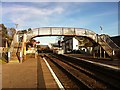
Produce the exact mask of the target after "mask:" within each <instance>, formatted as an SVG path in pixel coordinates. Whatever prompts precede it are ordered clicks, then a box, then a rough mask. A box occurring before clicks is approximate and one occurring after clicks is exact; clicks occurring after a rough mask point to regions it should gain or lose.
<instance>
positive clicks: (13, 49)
mask: <svg viewBox="0 0 120 90" xmlns="http://www.w3.org/2000/svg"><path fill="white" fill-rule="evenodd" d="M15 38H16V34H15V35H14V37H13V40H12V43H11V46H10V49H9V51H8V52H10V59H9V63H19V62H20V52H21V48H23V47H22V41H23V39H22V40H20V41H19V42H16V41H15ZM22 50H23V49H22Z"/></svg>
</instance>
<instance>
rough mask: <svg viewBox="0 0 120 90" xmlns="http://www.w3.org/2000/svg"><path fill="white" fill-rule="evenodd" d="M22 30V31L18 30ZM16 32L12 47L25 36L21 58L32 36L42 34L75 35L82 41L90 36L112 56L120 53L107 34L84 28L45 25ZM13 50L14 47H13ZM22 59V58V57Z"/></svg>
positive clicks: (22, 42)
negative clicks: (99, 33)
mask: <svg viewBox="0 0 120 90" xmlns="http://www.w3.org/2000/svg"><path fill="white" fill-rule="evenodd" d="M18 32H21V31H18ZM18 32H17V33H16V35H15V36H14V38H13V42H12V44H11V48H14V45H16V40H17V39H19V37H21V36H22V37H23V38H22V40H21V41H19V40H17V41H19V43H21V45H20V44H19V46H18V48H19V49H17V52H16V53H17V56H18V57H19V59H21V58H22V57H23V56H24V55H26V42H27V41H29V40H30V39H31V38H34V37H38V36H39V37H40V36H73V37H75V38H76V39H78V40H79V41H80V39H81V38H80V37H85V38H89V39H90V40H92V41H94V42H95V43H97V44H98V45H100V47H101V48H103V50H104V51H105V52H106V53H107V54H108V55H109V56H110V57H111V58H115V57H116V56H117V54H118V53H120V48H119V47H118V46H117V45H116V44H115V43H114V42H113V41H112V40H111V39H110V38H109V37H108V36H106V35H98V34H96V33H95V32H93V31H91V30H89V29H84V28H66V27H43V28H34V29H31V30H28V31H27V32H26V33H22V34H20V33H18ZM11 52H12V49H11ZM21 60H22V59H21Z"/></svg>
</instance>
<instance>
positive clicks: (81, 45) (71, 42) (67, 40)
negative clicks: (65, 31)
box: [62, 37, 93, 54]
mask: <svg viewBox="0 0 120 90" xmlns="http://www.w3.org/2000/svg"><path fill="white" fill-rule="evenodd" d="M92 46H93V43H92V42H91V41H90V40H89V39H87V38H84V37H64V38H63V41H62V48H63V50H64V53H87V54H88V53H91V54H92V50H93V47H92Z"/></svg>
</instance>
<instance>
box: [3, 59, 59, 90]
mask: <svg viewBox="0 0 120 90" xmlns="http://www.w3.org/2000/svg"><path fill="white" fill-rule="evenodd" d="M2 88H3V89H4V88H36V89H37V88H58V86H57V84H56V82H55V80H54V78H53V77H52V75H51V73H50V71H49V69H48V68H47V66H46V64H45V62H44V60H43V59H42V58H40V57H38V58H36V59H35V58H34V57H31V58H29V59H27V60H26V61H24V62H23V63H21V64H20V63H8V64H3V65H2Z"/></svg>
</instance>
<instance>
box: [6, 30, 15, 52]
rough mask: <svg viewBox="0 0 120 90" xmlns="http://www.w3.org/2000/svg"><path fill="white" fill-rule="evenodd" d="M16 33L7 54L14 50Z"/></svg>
mask: <svg viewBox="0 0 120 90" xmlns="http://www.w3.org/2000/svg"><path fill="white" fill-rule="evenodd" d="M15 35H16V32H15V33H14V35H13V40H12V42H11V45H10V48H9V49H8V52H12V51H13V49H14V39H15Z"/></svg>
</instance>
